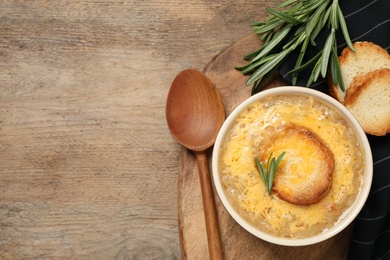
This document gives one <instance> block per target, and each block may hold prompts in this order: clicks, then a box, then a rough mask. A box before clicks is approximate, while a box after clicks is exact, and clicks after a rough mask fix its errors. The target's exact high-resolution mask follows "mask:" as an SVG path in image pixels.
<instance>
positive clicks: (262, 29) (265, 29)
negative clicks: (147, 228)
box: [253, 20, 284, 34]
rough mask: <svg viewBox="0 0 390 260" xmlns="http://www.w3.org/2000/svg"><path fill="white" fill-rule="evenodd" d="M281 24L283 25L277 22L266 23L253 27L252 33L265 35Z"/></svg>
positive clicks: (281, 22)
mask: <svg viewBox="0 0 390 260" xmlns="http://www.w3.org/2000/svg"><path fill="white" fill-rule="evenodd" d="M283 23H284V21H281V20H278V21H275V22H273V23H267V24H265V25H261V26H255V28H254V29H253V31H254V32H255V33H257V34H262V33H267V32H270V31H273V30H275V29H276V28H278V27H279V26H281V25H282V24H283Z"/></svg>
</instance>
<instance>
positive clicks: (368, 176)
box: [212, 86, 373, 246]
mask: <svg viewBox="0 0 390 260" xmlns="http://www.w3.org/2000/svg"><path fill="white" fill-rule="evenodd" d="M278 94H298V95H303V96H312V97H314V98H316V99H317V100H319V101H321V102H323V103H325V104H327V105H328V106H330V107H333V108H334V109H336V110H337V111H339V112H340V113H341V115H343V116H344V117H345V119H346V121H347V122H349V124H350V126H351V127H352V128H353V129H354V131H355V133H356V136H357V139H358V140H359V142H360V143H361V145H362V146H363V152H364V156H365V163H366V168H365V171H364V176H363V185H362V187H361V191H360V192H359V194H358V196H357V198H356V201H355V202H354V204H353V205H352V206H351V208H350V209H349V210H348V211H347V213H346V214H345V215H344V217H343V218H342V219H341V220H340V221H338V222H337V223H336V224H335V225H334V226H333V227H332V228H329V229H327V230H325V231H323V232H322V233H320V234H318V235H315V236H312V237H308V238H297V239H291V238H283V237H277V236H274V235H271V234H268V233H265V232H263V231H261V230H259V229H258V228H256V227H254V226H253V225H251V224H250V223H248V222H247V221H246V220H244V218H243V217H242V216H240V215H239V214H238V213H237V211H236V210H235V209H234V208H233V206H232V205H231V204H230V203H229V201H228V199H227V197H226V195H225V192H224V190H223V187H222V184H221V180H220V174H219V172H220V169H219V163H218V162H219V157H220V149H221V145H222V143H223V142H224V139H225V138H226V135H227V133H228V131H229V130H230V128H231V125H232V124H233V123H234V121H235V119H236V117H237V116H238V115H239V114H240V113H241V112H242V111H243V110H245V109H246V107H248V105H250V104H252V103H253V102H256V101H258V100H261V99H264V98H265V97H268V96H269V95H278ZM212 172H213V173H212V175H213V181H214V184H215V187H216V190H217V193H218V195H219V198H220V199H221V201H222V204H223V205H224V207H225V208H226V210H227V211H228V212H229V214H230V215H231V216H232V218H233V219H234V220H235V221H236V222H237V223H238V224H239V225H240V226H241V227H243V228H244V229H246V230H247V231H248V232H250V233H252V234H253V235H254V236H256V237H258V238H260V239H263V240H265V241H268V242H271V243H274V244H278V245H285V246H305V245H310V244H315V243H318V242H321V241H324V240H326V239H329V238H331V237H333V236H335V235H336V234H338V233H339V232H341V231H342V230H343V229H345V228H346V227H347V226H348V225H349V224H350V223H351V222H352V221H353V220H354V219H355V217H356V216H357V215H358V213H359V212H360V210H361V209H362V207H363V205H364V203H365V201H366V199H367V197H368V194H369V191H370V187H371V183H372V177H373V163H372V155H371V149H370V145H369V143H368V140H367V137H366V134H365V132H364V131H363V129H362V128H361V126H360V125H359V123H358V121H357V120H356V119H355V118H354V116H353V115H352V114H351V113H350V112H349V111H348V110H347V109H346V108H345V107H344V106H343V105H342V104H340V103H339V102H338V101H336V100H335V99H334V98H332V97H330V96H328V95H326V94H324V93H322V92H319V91H317V90H313V89H310V88H305V87H296V86H294V87H291V86H286V87H278V88H273V89H268V90H264V91H262V92H260V93H258V94H256V95H253V96H251V97H250V98H248V99H247V100H245V101H244V102H243V103H241V104H240V105H239V106H238V107H237V108H236V109H235V110H234V111H233V112H232V113H231V114H230V115H229V116H228V118H227V119H226V121H225V123H224V124H223V126H222V128H221V130H220V132H219V134H218V136H217V139H216V142H215V145H214V150H213V158H212Z"/></svg>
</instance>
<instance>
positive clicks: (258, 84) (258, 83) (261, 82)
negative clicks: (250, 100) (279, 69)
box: [251, 69, 276, 95]
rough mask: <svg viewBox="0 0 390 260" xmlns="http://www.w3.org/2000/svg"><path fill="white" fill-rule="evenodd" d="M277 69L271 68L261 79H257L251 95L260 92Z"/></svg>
mask: <svg viewBox="0 0 390 260" xmlns="http://www.w3.org/2000/svg"><path fill="white" fill-rule="evenodd" d="M275 70H276V69H274V70H271V71H269V72H268V73H267V74H265V75H264V76H263V77H262V78H261V79H259V80H257V81H256V82H255V83H254V84H253V88H252V91H251V95H254V94H256V93H258V92H260V90H261V89H262V88H263V86H264V85H265V84H266V83H267V82H268V81H269V80H270V79H271V77H272V75H274V73H275Z"/></svg>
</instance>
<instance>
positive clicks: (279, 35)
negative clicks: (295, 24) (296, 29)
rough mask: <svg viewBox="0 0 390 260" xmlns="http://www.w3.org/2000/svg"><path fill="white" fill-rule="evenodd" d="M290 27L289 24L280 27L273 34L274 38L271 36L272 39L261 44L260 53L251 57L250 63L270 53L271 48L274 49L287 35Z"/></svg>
mask: <svg viewBox="0 0 390 260" xmlns="http://www.w3.org/2000/svg"><path fill="white" fill-rule="evenodd" d="M291 28H292V26H290V25H289V26H286V27H283V28H281V29H280V30H279V31H278V32H277V33H276V34H275V36H274V38H272V41H270V42H267V43H266V44H265V45H263V47H262V48H261V51H260V53H259V54H257V56H256V57H255V58H253V60H252V61H251V63H253V62H255V61H257V60H259V59H261V58H262V57H264V56H265V55H267V54H268V53H270V52H271V51H272V50H273V49H275V48H276V47H277V46H278V45H279V43H280V42H282V41H283V40H284V39H285V38H286V37H287V35H288V34H289V32H290V31H291Z"/></svg>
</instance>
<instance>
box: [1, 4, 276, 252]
mask: <svg viewBox="0 0 390 260" xmlns="http://www.w3.org/2000/svg"><path fill="white" fill-rule="evenodd" d="M279 2H280V1H279V0H267V1H265V0H246V1H227V0H219V1H216V0H210V1H203V0H202V1H200V0H193V1H179V0H166V1H160V0H152V1H139V0H130V1H112V0H106V1H92V0H90V1H78V0H75V1H62V0H60V1H42V0H35V1H13V0H8V1H2V2H1V4H0V57H1V59H0V258H1V259H18V258H19V259H20V258H23V259H29V258H43V259H46V258H50V259H53V258H69V259H75V258H76V259H112V258H118V259H122V258H123V259H124V258H126V259H180V258H181V252H180V242H179V230H178V211H177V203H178V195H177V194H178V190H177V189H178V188H177V187H178V171H179V167H178V159H179V152H180V149H181V148H180V146H179V145H178V144H177V143H176V142H175V141H174V140H173V138H172V137H171V135H170V133H169V131H168V129H167V126H166V122H165V101H166V96H167V93H168V89H169V87H170V84H171V82H172V80H173V78H174V77H175V75H176V74H177V73H178V72H179V71H181V70H183V69H185V68H188V67H193V68H197V69H199V70H202V69H203V68H204V67H205V66H206V64H208V62H209V61H210V60H211V59H212V58H213V57H214V56H215V55H217V54H218V53H219V52H220V51H221V50H222V49H224V48H226V47H227V46H229V45H231V44H233V43H234V42H236V41H237V40H239V39H240V38H242V37H244V36H246V35H249V34H251V33H252V29H251V28H250V27H249V26H248V25H249V23H250V22H252V21H254V20H261V19H263V18H264V17H265V15H266V13H265V10H264V8H265V7H267V6H271V7H272V6H275V5H276V4H277V3H279Z"/></svg>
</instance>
